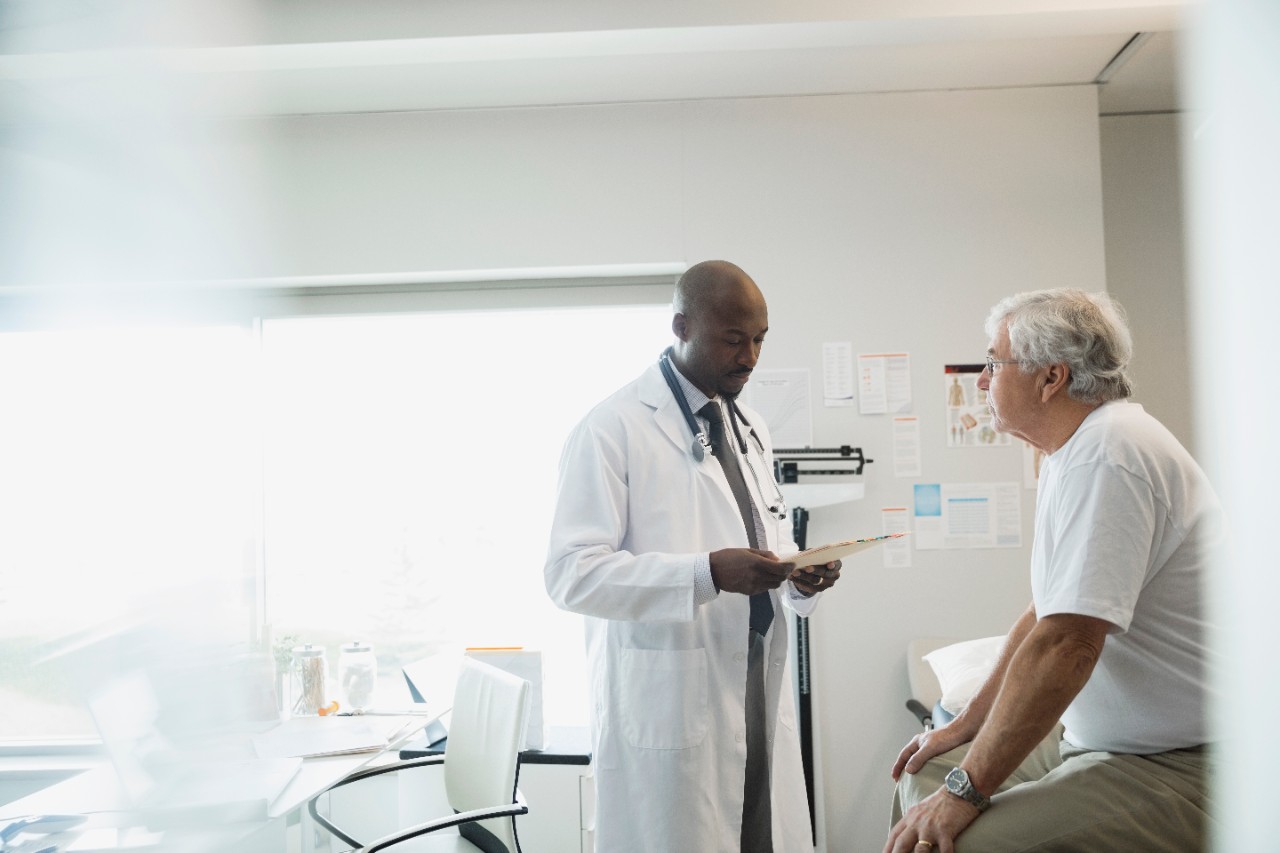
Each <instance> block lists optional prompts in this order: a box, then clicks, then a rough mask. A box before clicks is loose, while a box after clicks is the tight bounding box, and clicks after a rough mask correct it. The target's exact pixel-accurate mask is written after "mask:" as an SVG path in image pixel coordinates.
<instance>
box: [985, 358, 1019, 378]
mask: <svg viewBox="0 0 1280 853" xmlns="http://www.w3.org/2000/svg"><path fill="white" fill-rule="evenodd" d="M997 364H1022V362H1021V361H1019V360H1018V359H1009V360H1007V361H1000V360H999V359H994V358H992V357H991V356H987V375H988V376H995V375H996V365H997Z"/></svg>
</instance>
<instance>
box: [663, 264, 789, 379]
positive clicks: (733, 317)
mask: <svg viewBox="0 0 1280 853" xmlns="http://www.w3.org/2000/svg"><path fill="white" fill-rule="evenodd" d="M682 320H683V321H682ZM673 325H674V329H675V332H676V336H677V337H678V338H679V339H680V344H679V345H678V346H677V347H676V352H677V360H676V363H677V366H679V368H680V370H681V372H682V373H684V375H685V376H686V377H688V379H689V381H691V382H692V383H693V384H694V385H697V386H698V389H699V390H701V391H702V393H704V394H706V395H708V396H710V397H715V396H718V395H720V394H724V395H725V396H726V397H729V398H733V397H737V396H738V394H739V393H740V392H741V391H742V389H743V387H744V386H746V384H747V380H748V379H750V378H751V371H752V370H754V369H755V366H756V362H757V361H758V360H759V358H760V349H761V347H762V346H763V345H764V336H765V333H766V332H768V331H769V310H768V307H767V306H766V305H765V301H764V296H763V294H761V293H760V291H759V290H758V289H757V288H756V287H755V285H754V284H751V285H750V286H747V287H741V288H738V289H736V290H733V291H732V292H730V293H726V294H724V296H723V297H721V298H718V299H716V300H714V301H711V303H710V304H709V305H707V306H706V307H705V308H703V309H701V310H699V311H696V312H694V313H691V314H687V315H686V314H678V315H676V322H675V323H674V324H673Z"/></svg>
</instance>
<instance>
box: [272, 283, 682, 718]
mask: <svg viewBox="0 0 1280 853" xmlns="http://www.w3.org/2000/svg"><path fill="white" fill-rule="evenodd" d="M669 316H670V308H669V307H668V306H665V305H663V306H645V307H635V306H630V307H627V306H621V307H619V306H615V307H608V308H572V309H556V310H527V311H470V312H462V311H456V312H455V311H450V312H437V313H430V314H414V315H396V316H375V317H324V318H307V319H288V320H278V321H267V322H265V323H264V324H263V329H262V344H263V359H264V362H263V363H264V376H265V384H264V393H263V400H264V402H263V412H264V424H265V453H264V459H265V460H266V465H265V482H266V489H265V494H266V496H267V498H266V512H265V519H266V527H265V530H266V537H265V538H266V559H265V563H266V568H267V572H266V573H267V613H268V618H269V619H270V621H271V624H272V631H273V633H274V634H275V635H276V636H277V637H280V636H293V637H295V638H296V639H297V640H298V641H300V642H301V641H307V642H311V643H316V644H322V645H324V646H325V647H326V649H327V650H328V651H329V659H330V662H331V664H332V661H333V660H334V656H335V655H336V654H337V653H338V647H339V646H340V645H341V644H343V643H345V642H350V641H354V640H361V641H364V642H370V643H372V644H373V646H374V649H375V651H376V652H377V653H378V661H379V671H380V674H381V678H380V681H381V682H382V685H383V689H385V690H386V691H392V690H395V689H396V688H398V687H399V684H400V675H399V667H400V666H402V665H403V664H405V663H409V662H412V661H414V660H416V659H418V658H421V657H424V656H426V655H427V654H429V653H431V652H433V651H436V650H438V649H441V648H444V647H449V646H452V645H456V644H462V645H481V646H495V645H497V646H506V645H520V646H525V647H532V648H538V649H541V650H543V653H544V654H543V665H544V676H543V677H544V682H545V689H544V707H545V710H546V716H547V718H548V719H551V720H553V721H557V722H584V721H585V719H586V708H587V706H586V695H585V679H584V678H583V672H584V669H585V662H584V654H583V637H582V624H581V620H580V619H579V618H578V617H576V616H574V615H572V614H568V613H565V612H563V611H560V610H558V609H557V608H556V607H555V606H554V605H553V604H552V603H551V602H550V600H549V599H548V598H547V595H546V592H545V588H544V586H543V580H542V566H543V563H544V560H545V558H546V548H547V537H548V531H549V529H550V521H551V514H552V510H553V505H554V500H555V488H556V477H557V463H558V460H559V454H560V448H561V445H562V443H563V441H564V439H565V437H566V436H567V435H568V432H569V430H570V429H571V428H572V426H573V425H574V424H575V423H576V422H577V421H578V420H579V419H580V418H581V417H582V416H583V415H584V414H585V413H586V411H587V410H588V409H589V408H590V407H591V406H592V405H594V404H595V403H597V402H599V401H600V400H602V399H603V398H604V397H605V396H607V395H608V394H610V393H612V392H613V391H614V390H616V389H617V388H618V387H619V386H620V385H622V384H623V383H624V382H626V381H628V380H630V379H632V378H634V377H635V376H637V375H639V373H640V371H642V370H643V369H644V367H645V366H646V365H647V364H649V363H650V362H652V361H653V360H654V359H656V357H657V355H658V353H659V352H660V351H661V350H662V348H663V347H664V346H666V345H667V343H669V342H670V331H669ZM330 668H331V669H332V665H331V667H330ZM400 689H401V691H402V692H403V688H400Z"/></svg>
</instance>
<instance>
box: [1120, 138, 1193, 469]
mask: <svg viewBox="0 0 1280 853" xmlns="http://www.w3.org/2000/svg"><path fill="white" fill-rule="evenodd" d="M1099 124H1100V126H1101V136H1102V200H1103V214H1104V219H1105V222H1106V244H1107V289H1108V290H1109V291H1110V292H1111V293H1112V294H1113V295H1114V296H1115V297H1116V298H1117V299H1119V300H1120V303H1121V304H1122V305H1124V306H1125V309H1126V310H1127V311H1128V313H1129V317H1130V322H1131V326H1132V329H1133V338H1134V340H1133V344H1134V361H1133V380H1134V399H1135V400H1136V401H1137V402H1139V403H1142V405H1143V406H1144V407H1145V408H1146V410H1147V411H1148V412H1150V413H1151V414H1153V415H1155V416H1156V417H1157V418H1159V419H1160V421H1161V422H1162V423H1163V424H1164V425H1165V426H1167V427H1168V428H1169V430H1170V431H1171V432H1172V433H1173V434H1174V435H1175V436H1177V437H1178V440H1179V441H1181V442H1182V443H1183V444H1184V445H1185V446H1186V447H1187V449H1188V450H1190V451H1191V453H1192V455H1196V443H1195V432H1194V424H1193V417H1192V408H1191V394H1192V383H1191V355H1190V348H1189V347H1188V346H1187V293H1186V286H1187V280H1186V279H1187V275H1186V247H1185V240H1184V230H1185V229H1184V224H1183V186H1182V149H1181V143H1180V131H1181V127H1180V116H1178V115H1176V114H1172V113H1166V114H1161V115H1116V116H1103V117H1102V118H1101V119H1100V120H1099Z"/></svg>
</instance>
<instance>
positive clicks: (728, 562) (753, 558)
mask: <svg viewBox="0 0 1280 853" xmlns="http://www.w3.org/2000/svg"><path fill="white" fill-rule="evenodd" d="M794 568H795V566H794V565H792V564H791V563H782V562H779V561H778V557H777V556H776V555H775V554H774V553H773V552H772V551H760V550H757V549H755V548H725V549H723V550H720V551H712V552H711V579H712V580H714V581H715V584H716V589H718V590H720V591H721V592H740V593H742V594H743V595H755V594H756V593H758V592H767V591H769V590H771V589H777V588H778V587H779V586H781V585H782V582H783V581H785V580H786V579H787V575H789V574H791V570H792V569H794Z"/></svg>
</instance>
